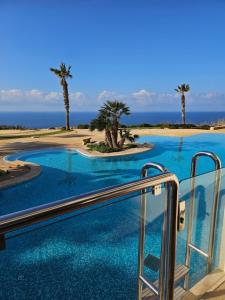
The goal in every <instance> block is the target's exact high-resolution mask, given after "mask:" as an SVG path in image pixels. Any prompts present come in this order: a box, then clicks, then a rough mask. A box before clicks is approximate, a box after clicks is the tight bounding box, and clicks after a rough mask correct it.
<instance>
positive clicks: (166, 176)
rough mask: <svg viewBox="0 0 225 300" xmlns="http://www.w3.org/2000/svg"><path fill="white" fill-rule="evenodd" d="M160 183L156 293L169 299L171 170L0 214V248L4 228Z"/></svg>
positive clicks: (173, 229) (174, 204)
mask: <svg viewBox="0 0 225 300" xmlns="http://www.w3.org/2000/svg"><path fill="white" fill-rule="evenodd" d="M161 184H165V185H166V188H167V201H166V203H167V205H166V211H165V219H164V226H163V242H162V250H161V251H162V261H161V270H160V272H161V275H160V276H161V280H160V281H161V284H160V290H159V292H158V294H159V299H160V300H173V292H174V273H175V261H176V235H177V214H178V190H179V181H178V179H177V177H176V176H175V175H174V174H171V173H168V172H165V173H162V174H160V175H156V176H152V177H145V178H142V179H139V180H136V181H132V182H130V183H126V184H122V185H118V186H115V187H111V188H107V189H103V190H99V191H96V192H94V193H88V194H85V195H82V196H79V197H71V198H67V199H64V200H59V201H55V202H52V203H48V204H45V205H41V206H37V207H34V208H32V209H27V210H23V211H20V212H16V213H11V214H9V215H5V216H2V217H0V242H1V243H2V247H1V248H3V246H5V238H4V237H5V234H6V233H8V232H11V231H15V230H17V229H20V228H24V227H27V226H30V225H33V224H36V223H39V222H42V221H46V220H49V219H52V218H55V217H57V216H59V215H64V214H65V213H69V212H74V211H77V210H79V209H82V208H86V207H90V206H93V205H96V204H100V203H102V202H104V201H110V200H113V199H115V198H118V197H122V196H125V195H127V194H129V193H132V192H138V191H146V189H148V188H153V187H155V186H158V185H161Z"/></svg>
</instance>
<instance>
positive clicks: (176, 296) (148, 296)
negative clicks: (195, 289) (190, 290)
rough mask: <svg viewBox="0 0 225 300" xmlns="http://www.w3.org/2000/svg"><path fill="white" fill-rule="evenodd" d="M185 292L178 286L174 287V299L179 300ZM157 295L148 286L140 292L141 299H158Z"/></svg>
mask: <svg viewBox="0 0 225 300" xmlns="http://www.w3.org/2000/svg"><path fill="white" fill-rule="evenodd" d="M185 294H186V291H185V290H184V289H183V288H182V287H180V286H178V287H176V288H175V289H174V300H181V299H182V297H183V296H184V295H185ZM158 299H159V298H158V296H156V295H155V294H153V292H152V291H150V290H149V288H145V289H143V292H142V300H158Z"/></svg>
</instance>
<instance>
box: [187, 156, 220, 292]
mask: <svg viewBox="0 0 225 300" xmlns="http://www.w3.org/2000/svg"><path fill="white" fill-rule="evenodd" d="M202 156H205V157H209V158H211V159H212V160H213V162H214V164H215V171H216V172H215V187H214V200H213V209H212V217H211V224H210V235H209V245H208V253H205V252H204V251H202V250H201V249H199V248H198V247H195V246H194V245H192V243H191V241H192V232H193V216H194V199H195V177H196V165H197V160H198V158H199V157H202ZM221 167H222V165H221V161H220V159H219V157H218V156H217V155H216V154H214V153H213V152H210V151H200V152H198V153H196V154H195V155H194V156H193V157H192V160H191V197H190V212H189V222H188V233H187V248H186V258H185V264H186V266H188V267H189V266H190V256H191V249H194V250H195V251H197V252H198V253H200V254H201V255H203V256H205V257H207V259H208V271H211V267H212V259H213V253H214V247H215V235H216V219H217V210H218V201H219V191H220V181H221ZM188 284H189V275H186V277H185V282H184V287H185V289H188Z"/></svg>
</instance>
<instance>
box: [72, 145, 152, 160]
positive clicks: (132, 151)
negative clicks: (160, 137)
mask: <svg viewBox="0 0 225 300" xmlns="http://www.w3.org/2000/svg"><path fill="white" fill-rule="evenodd" d="M154 147H155V145H154V144H149V147H137V148H130V149H127V150H124V151H118V152H111V153H101V152H98V151H90V150H88V149H83V148H80V147H79V148H78V147H76V148H72V147H70V148H68V149H74V150H76V151H77V152H78V153H80V154H81V155H84V156H86V157H89V158H108V157H110V158H113V157H122V156H131V155H136V154H141V153H144V152H148V151H151V150H152V149H153V148H154Z"/></svg>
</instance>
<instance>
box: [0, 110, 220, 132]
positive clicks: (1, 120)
mask: <svg viewBox="0 0 225 300" xmlns="http://www.w3.org/2000/svg"><path fill="white" fill-rule="evenodd" d="M96 116H97V112H71V113H70V123H71V126H77V125H79V124H89V123H90V121H91V120H92V119H94V118H95V117H96ZM221 119H225V111H223V112H187V113H186V123H192V124H196V125H198V124H212V123H214V122H216V121H218V120H221ZM121 123H122V124H125V125H134V124H142V123H148V124H158V123H173V124H175V123H179V124H180V123H181V113H180V112H133V113H132V114H131V115H130V116H125V117H123V118H122V121H121ZM0 125H20V126H23V127H26V128H49V127H61V126H64V125H65V112H0Z"/></svg>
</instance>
